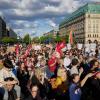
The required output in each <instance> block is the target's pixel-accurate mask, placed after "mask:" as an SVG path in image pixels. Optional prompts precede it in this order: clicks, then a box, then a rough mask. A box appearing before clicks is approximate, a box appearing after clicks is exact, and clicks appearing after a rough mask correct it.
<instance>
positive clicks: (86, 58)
mask: <svg viewBox="0 0 100 100" xmlns="http://www.w3.org/2000/svg"><path fill="white" fill-rule="evenodd" d="M36 45H38V47H37V48H36ZM65 45H66V44H65ZM65 45H64V44H62V43H58V44H55V45H54V44H49V45H46V44H35V46H31V45H28V46H22V45H16V46H13V47H15V51H13V50H12V51H9V52H8V51H7V48H9V47H7V46H6V47H3V46H1V47H0V100H99V99H100V57H99V56H100V53H99V46H97V47H96V49H95V50H94V53H92V54H91V51H89V52H85V48H84V47H82V48H81V49H78V48H77V47H76V46H75V47H72V48H71V49H67V48H66V49H63V47H64V46H65Z"/></svg>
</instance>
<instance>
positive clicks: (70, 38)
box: [69, 30, 73, 44]
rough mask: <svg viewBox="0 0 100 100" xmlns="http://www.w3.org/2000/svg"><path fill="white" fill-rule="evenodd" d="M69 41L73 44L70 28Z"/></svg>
mask: <svg viewBox="0 0 100 100" xmlns="http://www.w3.org/2000/svg"><path fill="white" fill-rule="evenodd" d="M69 43H70V44H73V31H72V30H71V31H70V34H69Z"/></svg>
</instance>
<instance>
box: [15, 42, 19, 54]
mask: <svg viewBox="0 0 100 100" xmlns="http://www.w3.org/2000/svg"><path fill="white" fill-rule="evenodd" d="M19 49H20V47H19V44H17V45H16V47H15V52H16V55H18V54H19Z"/></svg>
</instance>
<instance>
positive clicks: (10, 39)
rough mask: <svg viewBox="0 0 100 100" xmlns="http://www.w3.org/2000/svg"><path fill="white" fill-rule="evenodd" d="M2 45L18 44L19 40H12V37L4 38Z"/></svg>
mask: <svg viewBox="0 0 100 100" xmlns="http://www.w3.org/2000/svg"><path fill="white" fill-rule="evenodd" d="M1 41H2V43H16V42H17V39H16V38H11V37H4V38H2V40H1Z"/></svg>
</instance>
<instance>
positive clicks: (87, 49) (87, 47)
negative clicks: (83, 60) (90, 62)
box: [85, 44, 90, 53]
mask: <svg viewBox="0 0 100 100" xmlns="http://www.w3.org/2000/svg"><path fill="white" fill-rule="evenodd" d="M85 52H88V53H89V52H90V44H85Z"/></svg>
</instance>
